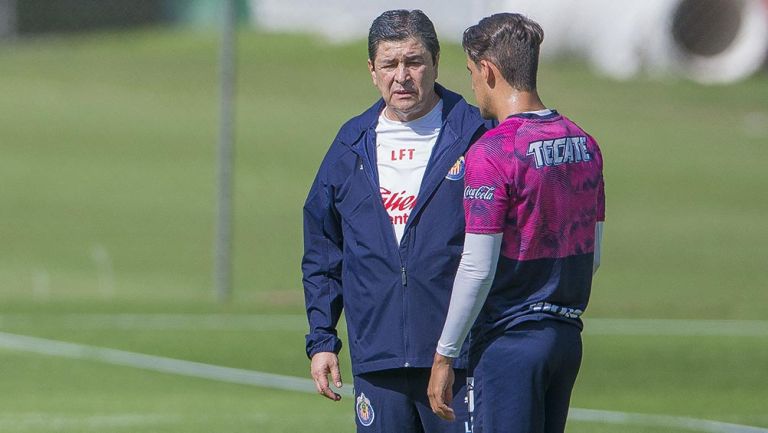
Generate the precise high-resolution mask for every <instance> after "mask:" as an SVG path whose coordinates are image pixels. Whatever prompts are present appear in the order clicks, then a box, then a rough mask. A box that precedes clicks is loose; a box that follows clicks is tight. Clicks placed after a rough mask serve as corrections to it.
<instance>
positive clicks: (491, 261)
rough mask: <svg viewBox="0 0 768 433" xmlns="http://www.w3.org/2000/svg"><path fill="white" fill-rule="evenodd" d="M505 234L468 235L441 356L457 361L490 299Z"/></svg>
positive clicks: (454, 284)
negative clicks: (470, 331) (471, 329)
mask: <svg viewBox="0 0 768 433" xmlns="http://www.w3.org/2000/svg"><path fill="white" fill-rule="evenodd" d="M501 238H502V233H494V234H474V233H467V234H466V237H465V239H464V251H463V252H462V254H461V262H460V263H459V269H458V271H457V272H456V278H455V279H454V281H453V291H452V293H451V303H450V306H449V307H448V315H447V316H446V319H445V325H444V326H443V333H442V335H441V336H440V341H439V342H438V343H437V353H439V354H441V355H443V356H448V357H451V358H456V357H458V356H459V352H460V351H461V345H462V344H463V343H464V339H466V338H467V334H468V333H469V330H470V328H471V327H472V324H473V323H474V322H475V319H476V318H477V315H478V314H479V313H480V309H481V308H482V307H483V304H484V303H485V299H486V298H487V297H488V292H489V291H490V289H491V283H493V277H494V275H495V274H496V264H497V263H498V262H499V252H500V251H501Z"/></svg>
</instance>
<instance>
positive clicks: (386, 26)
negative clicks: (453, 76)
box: [368, 9, 440, 64]
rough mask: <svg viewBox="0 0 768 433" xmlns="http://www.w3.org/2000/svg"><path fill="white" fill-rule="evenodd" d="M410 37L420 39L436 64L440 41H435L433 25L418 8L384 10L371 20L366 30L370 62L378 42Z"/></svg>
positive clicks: (374, 56) (374, 57) (373, 58)
mask: <svg viewBox="0 0 768 433" xmlns="http://www.w3.org/2000/svg"><path fill="white" fill-rule="evenodd" d="M410 38H414V39H418V40H420V41H421V43H422V44H424V47H425V48H426V49H427V51H429V54H431V55H432V62H433V63H435V64H437V56H438V55H439V54H440V42H438V41H437V33H435V26H434V25H433V24H432V21H430V20H429V18H428V17H427V16H426V15H425V14H424V12H422V11H420V10H418V9H415V10H412V11H409V10H405V9H397V10H391V11H386V12H384V13H383V14H381V15H379V16H378V17H377V18H376V19H375V20H373V23H372V24H371V29H370V30H369V31H368V58H369V59H370V60H371V61H372V62H373V61H374V60H375V59H376V50H378V49H379V43H380V42H388V41H404V40H406V39H410Z"/></svg>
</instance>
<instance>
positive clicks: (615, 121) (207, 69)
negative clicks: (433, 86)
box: [0, 30, 768, 433]
mask: <svg viewBox="0 0 768 433" xmlns="http://www.w3.org/2000/svg"><path fill="white" fill-rule="evenodd" d="M240 36H241V39H240V45H239V50H238V67H239V68H238V83H237V89H238V92H237V97H238V99H237V114H238V117H237V123H236V124H237V133H236V137H237V149H236V153H237V160H236V176H235V185H236V190H235V197H234V198H235V245H234V260H235V263H234V281H235V292H234V298H233V301H232V302H231V303H229V304H225V305H220V304H216V303H215V302H214V296H213V293H212V290H211V262H212V257H211V256H212V253H211V248H212V244H213V228H212V227H213V215H214V212H213V209H214V190H215V188H214V182H215V171H214V162H215V142H216V133H217V130H216V122H217V104H218V103H217V86H216V62H217V59H218V57H217V42H218V41H217V39H216V35H215V34H212V33H211V34H206V33H187V32H178V31H159V30H154V31H153V30H147V31H141V32H127V33H116V34H94V35H88V36H77V37H68V38H62V39H52V38H51V39H33V40H22V41H19V42H18V43H15V44H6V45H0V95H2V98H0V149H1V150H2V158H0V185H2V186H1V187H0V201H1V202H2V203H3V204H4V205H3V209H2V211H0V241H2V245H3V247H2V248H0V330H2V331H4V332H13V333H19V334H25V335H33V336H38V337H44V338H51V339H57V340H64V341H70V342H76V343H83V344H89V345H97V346H104V347H111V348H117V349H123V350H130V351H136V352H141V353H149V354H155V355H161V356H168V357H173V358H179V359H187V360H193V361H199V362H205V363H211V364H217V365H225V366H229V367H236V368H246V369H254V370H260V371H268V372H272V373H279V374H287V375H292V376H306V374H307V370H308V363H307V361H306V359H305V358H304V356H303V333H304V330H303V329H302V325H301V323H300V321H299V322H298V323H297V326H296V328H295V329H293V328H289V329H280V330H266V331H258V330H245V329H222V330H216V331H214V330H206V329H202V328H200V329H175V330H150V329H144V330H141V329H117V328H114V327H109V326H105V327H81V328H78V327H73V326H66V325H64V324H63V322H62V320H63V318H64V317H65V316H69V315H77V314H85V313H103V314H118V313H126V312H127V313H175V314H186V313H204V314H220V315H222V316H228V315H231V314H239V315H242V314H251V313H259V314H271V313H288V314H301V313H302V290H301V283H300V278H301V276H300V272H299V262H300V258H301V244H302V241H301V205H302V203H303V199H304V196H305V194H306V190H307V188H308V186H309V183H310V182H311V180H312V178H313V176H314V173H315V170H316V169H317V166H318V164H319V162H320V159H321V158H322V156H323V154H324V152H325V150H326V149H327V147H328V145H329V143H330V141H331V140H332V139H333V137H334V136H335V134H336V131H337V129H338V127H339V126H340V125H341V124H342V123H343V122H344V121H346V120H347V119H348V118H349V117H351V116H353V115H355V114H357V113H359V112H361V111H362V110H363V109H364V108H366V107H367V106H368V105H370V103H371V102H372V101H373V100H374V99H375V98H376V97H377V94H376V90H375V88H374V87H373V85H372V84H371V83H370V78H369V76H368V74H367V71H366V66H365V53H366V51H365V46H364V44H363V43H354V44H349V45H341V46H337V45H336V46H335V45H329V44H326V43H323V42H322V41H317V40H315V39H313V38H310V37H305V36H286V35H260V34H254V33H245V32H244V33H241V35H240ZM463 61H464V60H463V55H462V53H461V51H460V48H459V47H457V46H454V45H449V44H446V45H445V46H444V47H443V53H442V55H441V64H440V80H439V81H441V82H442V83H443V84H445V85H447V86H448V87H449V88H453V89H456V90H458V91H460V92H461V93H463V94H465V95H468V99H469V100H470V101H472V100H473V98H472V97H471V92H470V90H469V80H468V77H467V76H466V75H467V74H466V71H465V69H464V65H463ZM539 83H540V88H541V93H542V97H543V99H544V100H545V102H546V103H547V104H548V105H550V106H552V107H555V108H558V109H559V110H560V111H561V112H563V113H564V114H566V115H568V116H569V117H571V118H572V119H574V120H576V121H577V122H578V123H580V124H581V125H582V126H584V127H585V128H586V129H587V130H588V131H590V132H591V133H592V134H593V135H594V136H595V137H596V138H597V139H598V141H599V142H600V144H601V146H602V149H603V153H604V157H605V176H606V192H607V201H608V215H607V216H608V221H607V223H606V232H605V245H604V257H603V267H602V268H601V270H600V272H599V274H598V277H597V279H596V281H595V285H594V289H593V298H592V301H591V305H590V309H589V311H588V312H587V315H588V316H589V317H609V318H625V317H626V318H666V319H674V318H688V319H752V320H766V319H768V314H767V313H766V312H765V305H768V290H766V289H768V271H766V263H768V225H766V224H765V216H766V215H768V200H766V199H765V198H764V197H765V186H766V185H768V170H765V165H766V163H768V146H766V144H767V143H768V136H766V133H765V130H764V129H763V130H762V131H761V130H759V129H758V130H755V129H754V128H752V129H750V128H749V127H748V125H747V123H748V122H747V120H746V119H747V118H748V116H750V115H751V113H762V115H765V114H766V113H768V104H766V101H768V77H766V76H765V75H764V74H763V75H761V76H757V77H755V78H753V79H751V80H748V81H745V82H743V83H740V84H738V85H732V86H724V87H703V86H699V85H696V84H693V83H690V82H685V81H672V82H658V81H649V80H636V81H631V82H614V81H609V80H606V79H603V78H600V77H596V76H594V75H592V74H591V72H590V71H589V70H588V69H586V68H585V67H584V66H583V65H581V64H578V63H570V62H563V63H550V64H546V65H543V66H542V70H541V76H540V80H539ZM100 250H101V251H106V252H107V254H108V256H109V259H110V261H111V264H112V267H113V269H114V285H113V286H110V285H109V284H107V283H104V281H105V280H104V275H103V273H100V271H99V269H101V268H100V265H99V262H98V260H95V259H94V254H95V253H97V252H98V251H100ZM767 343H768V342H767V341H766V338H765V337H661V336H659V337H651V336H644V337H630V336H622V337H619V336H598V335H590V334H586V335H585V359H584V364H583V366H582V372H581V374H580V376H579V380H578V383H577V387H576V390H575V392H574V400H573V405H574V406H575V407H580V408H591V409H602V410H614V411H624V412H637V413H655V414H666V415H675V416H689V417H696V418H707V419H716V420H720V421H725V422H733V423H743V424H750V425H756V426H763V427H768V418H766V415H765V410H764V402H765V401H768V378H766V376H765V374H763V370H764V368H765V365H768V351H767V350H766V347H768V344H767ZM343 362H344V363H345V364H344V369H345V370H344V371H345V374H346V376H345V378H346V380H347V383H348V384H347V386H351V377H349V367H348V362H349V361H348V357H347V356H344V357H343ZM0 371H2V372H3V373H5V374H3V376H2V379H0V388H2V389H3V390H4V392H3V395H2V396H0V407H2V409H1V410H0V431H21V432H34V433H38V432H57V431H67V432H80V431H82V432H95V431H98V432H111V431H115V432H123V431H125V432H127V431H130V432H198V431H199V432H204V431H205V432H209V431H221V432H240V431H243V432H245V431H268V432H294V431H306V430H309V429H310V428H313V427H314V428H317V427H318V426H322V427H323V428H329V429H332V430H333V431H339V432H344V431H348V432H351V431H353V429H354V427H353V422H352V416H353V412H352V403H351V400H350V399H345V400H344V401H343V402H342V403H340V404H334V403H331V402H327V401H323V400H321V399H320V398H319V397H317V396H314V395H303V394H298V393H290V392H284V391H275V390H266V389H260V388H254V387H247V386H241V385H232V384H225V383H217V382H213V381H208V380H203V379H191V378H186V377H181V376H174V375H169V374H161V373H153V372H143V371H139V370H135V369H131V368H127V367H118V366H111V365H104V364H98V363H94V362H85V361H76V360H65V359H58V358H54V357H47V356H42V355H34V354H26V353H22V352H15V351H8V350H0ZM608 431H623V432H629V433H634V432H649V433H650V432H654V433H655V432H662V431H672V430H670V429H665V428H657V427H649V426H639V425H631V426H630V425H621V426H616V425H608V424H599V423H592V422H571V423H570V424H569V432H575V433H579V432H608ZM681 431H682V430H681Z"/></svg>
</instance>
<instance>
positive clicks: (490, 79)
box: [480, 60, 499, 89]
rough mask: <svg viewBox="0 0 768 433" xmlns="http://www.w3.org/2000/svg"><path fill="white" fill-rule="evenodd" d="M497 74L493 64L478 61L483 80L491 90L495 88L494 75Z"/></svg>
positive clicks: (486, 61)
mask: <svg viewBox="0 0 768 433" xmlns="http://www.w3.org/2000/svg"><path fill="white" fill-rule="evenodd" d="M498 72H499V71H498V69H496V67H495V65H494V64H493V63H491V62H489V61H488V60H480V73H482V74H483V80H484V81H485V83H486V84H487V85H488V87H489V88H491V89H493V88H494V87H496V74H498Z"/></svg>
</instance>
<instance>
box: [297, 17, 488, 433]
mask: <svg viewBox="0 0 768 433" xmlns="http://www.w3.org/2000/svg"><path fill="white" fill-rule="evenodd" d="M368 55H369V60H368V69H369V72H370V74H371V78H372V80H373V84H374V85H375V86H376V88H377V89H378V90H379V92H380V94H381V99H380V100H379V101H378V102H376V103H375V104H374V105H373V106H372V107H371V108H369V109H367V110H366V111H365V112H364V113H362V114H361V115H359V116H357V117H355V118H353V119H351V120H350V121H348V122H347V123H346V124H345V125H344V126H342V128H341V130H340V131H339V133H338V135H337V137H336V139H335V140H334V141H333V143H332V144H331V147H330V149H329V151H328V153H327V155H326V156H325V159H324V160H323V162H322V165H321V166H320V170H319V171H318V173H317V177H316V178H315V181H314V184H313V185H312V188H311V190H310V192H309V196H308V197H307V201H306V203H305V205H304V245H305V252H304V259H303V262H302V271H303V274H304V281H303V282H304V292H305V298H306V308H307V316H308V318H309V326H310V330H309V334H308V335H307V342H306V343H307V344H306V351H307V355H308V356H309V357H310V359H311V373H312V377H313V378H314V380H315V383H316V385H317V390H318V392H319V393H320V394H321V395H324V396H325V397H327V398H329V399H331V400H334V401H338V400H340V398H341V397H340V396H339V395H338V394H337V393H335V392H334V391H333V390H332V389H331V388H330V386H329V380H328V375H330V376H331V379H332V382H333V384H334V385H335V386H336V387H340V386H341V385H342V384H341V374H340V372H339V363H338V356H337V355H338V353H339V351H340V350H341V341H340V340H339V338H338V337H337V332H336V326H337V323H338V321H339V318H340V316H341V313H342V309H343V310H344V312H345V316H346V322H347V329H348V331H349V343H350V353H351V356H352V373H353V375H354V390H355V401H354V403H355V412H356V415H357V428H358V431H359V432H368V431H369V432H379V433H390V432H391V433H408V432H426V433H443V432H454V433H464V432H465V431H466V427H465V425H464V423H463V422H460V423H450V422H447V421H444V420H441V419H440V418H438V417H437V416H436V415H435V414H434V413H432V411H431V409H430V407H429V400H428V398H427V394H426V386H427V382H428V380H429V372H430V370H429V367H430V366H431V364H432V357H433V354H434V351H435V342H436V341H437V338H438V337H439V335H440V330H441V325H442V323H443V322H444V320H445V314H446V312H447V310H448V301H449V299H450V287H451V286H450V284H451V282H452V281H453V277H454V275H455V273H456V268H457V267H458V262H459V259H460V255H461V250H462V244H463V239H464V218H463V215H462V213H463V209H462V205H461V197H462V192H463V189H464V185H463V177H464V156H463V155H464V154H465V152H466V150H467V149H468V147H469V145H470V143H472V142H474V141H475V140H476V139H477V138H478V137H479V136H480V135H482V134H483V133H484V132H485V131H486V127H485V123H484V121H483V119H482V118H481V116H480V113H479V111H478V110H477V109H476V108H475V107H472V106H470V105H468V104H467V103H466V101H464V99H463V98H462V97H461V96H460V95H457V94H456V93H453V92H451V91H449V90H447V89H445V88H443V87H441V86H440V85H438V84H436V82H435V80H436V79H437V66H438V61H439V56H440V45H439V43H438V40H437V36H436V34H435V29H434V26H433V25H432V23H431V22H430V20H429V18H427V16H426V15H424V13H422V12H421V11H418V10H415V11H406V10H394V11H388V12H385V13H383V14H382V15H381V16H379V17H378V18H376V19H375V20H374V21H373V24H372V25H371V29H370V33H369V37H368ZM453 367H454V368H457V370H456V375H457V376H459V377H463V376H465V373H464V370H463V369H464V368H465V362H464V361H463V360H459V361H457V362H456V364H455V365H454V366H453ZM461 382H464V381H463V380H460V381H457V385H456V386H454V387H453V388H452V391H453V392H456V393H458V394H459V395H462V394H463V393H464V392H465V388H466V387H465V385H464V384H463V383H461ZM461 398H462V400H463V397H461ZM462 403H463V401H462ZM456 409H457V411H458V412H459V418H462V417H463V418H464V419H466V418H467V416H466V408H465V406H464V405H463V404H459V405H457V408H456ZM462 409H463V414H462Z"/></svg>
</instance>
